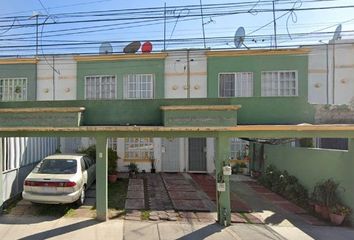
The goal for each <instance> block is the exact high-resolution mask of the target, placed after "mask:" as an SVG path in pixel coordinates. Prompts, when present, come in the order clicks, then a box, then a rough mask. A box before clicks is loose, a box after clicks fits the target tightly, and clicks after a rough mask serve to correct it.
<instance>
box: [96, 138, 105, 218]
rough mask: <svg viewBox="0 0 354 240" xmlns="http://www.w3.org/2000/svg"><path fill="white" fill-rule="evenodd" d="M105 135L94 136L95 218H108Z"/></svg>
mask: <svg viewBox="0 0 354 240" xmlns="http://www.w3.org/2000/svg"><path fill="white" fill-rule="evenodd" d="M107 157H108V151H107V137H106V136H97V137H96V215H97V220H99V221H106V220H107V219H108V209H107V208H108V185H107V177H108V176H107V165H108V160H107Z"/></svg>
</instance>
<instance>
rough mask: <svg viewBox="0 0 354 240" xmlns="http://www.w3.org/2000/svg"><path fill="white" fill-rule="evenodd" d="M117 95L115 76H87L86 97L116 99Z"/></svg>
mask: <svg viewBox="0 0 354 240" xmlns="http://www.w3.org/2000/svg"><path fill="white" fill-rule="evenodd" d="M116 97H117V80H116V77H115V76H108V75H107V76H86V77H85V99H114V98H116Z"/></svg>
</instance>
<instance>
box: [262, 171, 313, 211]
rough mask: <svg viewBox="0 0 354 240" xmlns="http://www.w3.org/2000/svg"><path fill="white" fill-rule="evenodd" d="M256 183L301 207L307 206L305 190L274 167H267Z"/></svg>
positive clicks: (295, 179)
mask: <svg viewBox="0 0 354 240" xmlns="http://www.w3.org/2000/svg"><path fill="white" fill-rule="evenodd" d="M258 182H259V183H260V184H262V185H263V186H265V187H267V188H268V189H270V190H272V191H273V192H276V193H278V194H279V195H281V196H283V197H285V198H287V199H289V200H290V201H293V202H295V203H296V204H298V205H300V206H302V207H307V206H308V191H307V189H306V188H305V187H304V186H303V185H301V184H300V183H299V181H298V179H297V178H296V177H295V176H292V175H289V173H288V172H287V171H280V170H278V169H277V168H276V167H275V166H274V165H269V166H268V167H267V168H266V170H265V172H264V174H262V176H261V177H260V178H259V179H258Z"/></svg>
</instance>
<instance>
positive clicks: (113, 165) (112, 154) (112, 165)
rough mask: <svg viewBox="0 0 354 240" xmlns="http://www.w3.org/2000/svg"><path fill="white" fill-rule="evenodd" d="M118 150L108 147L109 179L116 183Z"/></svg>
mask: <svg viewBox="0 0 354 240" xmlns="http://www.w3.org/2000/svg"><path fill="white" fill-rule="evenodd" d="M117 158H118V156H117V152H116V151H114V150H113V149H112V148H108V181H109V182H111V183H114V182H116V181H117V178H118V175H117Z"/></svg>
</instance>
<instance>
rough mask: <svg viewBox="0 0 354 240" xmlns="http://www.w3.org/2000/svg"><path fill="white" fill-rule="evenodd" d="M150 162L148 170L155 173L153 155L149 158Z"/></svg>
mask: <svg viewBox="0 0 354 240" xmlns="http://www.w3.org/2000/svg"><path fill="white" fill-rule="evenodd" d="M150 162H151V170H150V172H151V173H156V168H155V158H154V157H151V158H150Z"/></svg>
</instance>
